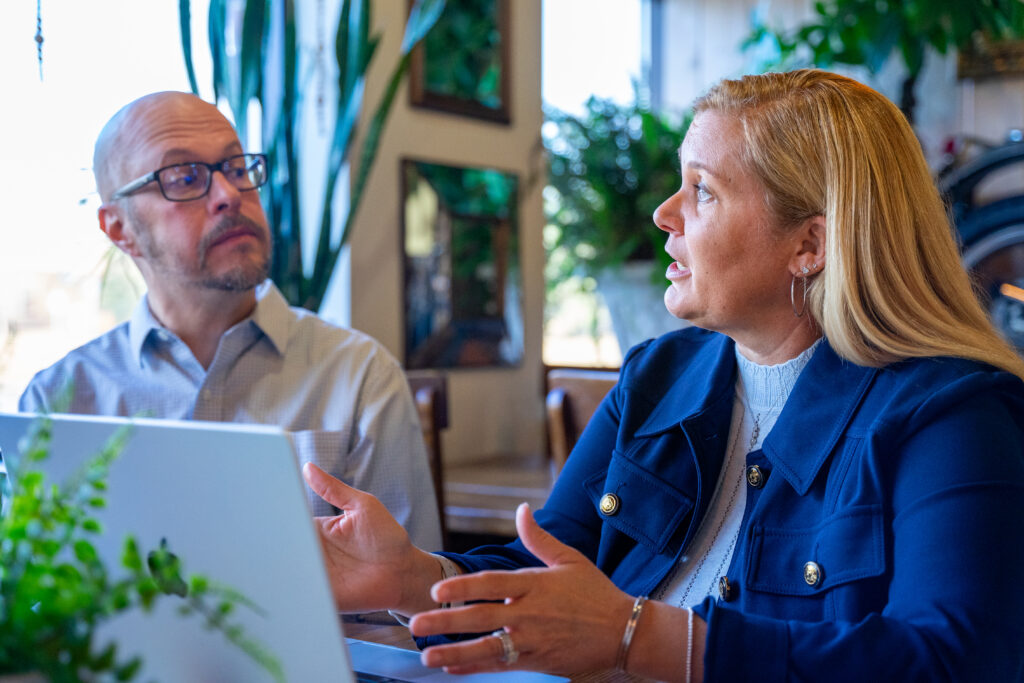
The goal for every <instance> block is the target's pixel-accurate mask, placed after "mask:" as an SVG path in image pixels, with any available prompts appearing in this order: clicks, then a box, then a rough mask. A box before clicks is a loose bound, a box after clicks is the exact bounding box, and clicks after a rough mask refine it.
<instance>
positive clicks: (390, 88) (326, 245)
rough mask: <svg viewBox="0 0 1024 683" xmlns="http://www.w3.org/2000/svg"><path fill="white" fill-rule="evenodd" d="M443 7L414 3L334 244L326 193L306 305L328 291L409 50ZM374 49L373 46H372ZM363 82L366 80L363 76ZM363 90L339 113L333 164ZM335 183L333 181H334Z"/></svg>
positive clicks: (433, 1) (438, 0)
mask: <svg viewBox="0 0 1024 683" xmlns="http://www.w3.org/2000/svg"><path fill="white" fill-rule="evenodd" d="M444 5H445V0H417V2H415V3H414V4H413V6H412V9H411V10H410V12H409V20H408V22H407V23H406V30H405V35H404V37H403V39H402V46H401V58H400V59H399V62H398V64H397V65H396V66H395V68H394V70H393V71H392V72H391V77H390V78H389V79H388V84H387V87H386V88H385V90H384V94H383V95H382V97H381V100H380V102H379V103H378V105H377V108H376V110H375V111H374V115H373V118H372V119H371V120H370V124H369V126H368V128H367V131H366V138H365V139H364V140H363V148H362V152H361V155H360V158H359V165H358V166H357V167H356V171H355V172H356V176H355V181H354V183H353V185H352V193H351V195H350V198H349V206H348V212H347V213H346V215H345V219H344V222H343V224H342V229H341V237H340V239H338V240H337V241H334V240H331V239H330V237H331V226H332V223H333V210H332V207H331V204H332V202H331V201H330V199H331V197H332V194H328V195H327V199H326V200H325V202H324V207H323V211H322V213H321V221H320V240H319V243H318V246H317V254H316V264H315V267H314V269H313V275H312V277H311V282H310V287H309V295H310V299H309V303H314V302H315V303H317V304H319V302H320V301H321V300H322V299H323V297H324V295H325V294H326V292H327V285H328V283H329V282H330V278H331V275H332V274H333V273H334V268H335V266H336V265H337V262H338V257H339V256H340V254H341V248H342V247H343V246H344V245H345V244H346V243H347V242H348V238H349V234H350V233H351V231H352V225H353V224H354V220H355V216H356V215H357V213H358V211H359V206H360V204H361V203H362V196H363V191H364V189H365V186H366V181H367V180H368V179H369V175H370V170H371V169H372V168H373V163H374V161H375V160H376V157H377V151H378V149H379V147H380V137H381V134H382V133H383V130H384V125H385V123H387V118H388V115H389V114H390V113H391V107H392V105H393V104H394V99H395V95H396V94H397V93H398V86H399V85H400V84H401V82H402V78H403V77H404V76H405V73H406V72H407V71H408V70H409V64H410V61H411V52H412V48H413V47H415V45H416V43H418V42H419V41H420V40H422V38H423V37H424V36H425V35H426V34H427V32H428V31H429V30H430V29H431V28H432V27H433V26H434V24H435V23H437V20H438V18H440V16H441V12H442V11H443V10H444ZM375 48H376V45H374V49H375ZM363 80H365V76H364V79H363ZM362 89H363V85H362V84H361V85H360V87H358V88H357V89H355V90H354V91H353V95H354V96H355V95H356V94H358V100H356V99H353V100H350V101H349V102H348V103H347V104H348V105H349V107H347V111H346V112H345V117H344V118H342V116H341V113H340V112H339V126H341V127H340V128H336V129H335V134H336V135H335V139H334V143H333V144H332V150H331V158H332V161H333V160H334V159H335V153H336V152H338V151H340V152H341V154H342V160H343V159H344V158H345V157H347V147H348V145H349V141H350V140H351V135H352V128H354V127H355V123H356V121H357V120H358V112H359V111H360V110H361V109H362V107H361V99H362ZM350 121H351V123H350ZM337 169H338V167H336V166H334V165H333V164H332V165H331V166H330V173H332V174H336V173H337ZM334 180H335V181H336V178H335V179H334ZM328 182H329V184H330V187H331V188H332V193H333V188H334V183H333V182H331V179H330V178H329V180H328ZM332 242H333V244H332Z"/></svg>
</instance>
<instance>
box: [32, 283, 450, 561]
mask: <svg viewBox="0 0 1024 683" xmlns="http://www.w3.org/2000/svg"><path fill="white" fill-rule="evenodd" d="M256 295H257V304H256V308H255V309H254V311H253V313H252V315H250V316H249V317H248V318H246V319H245V320H242V321H241V322H239V323H238V324H236V325H234V326H233V327H231V328H230V329H229V330H227V331H226V332H225V333H224V335H223V336H222V337H221V339H220V343H219V345H218V347H217V352H216V354H215V355H214V358H213V362H212V363H210V367H209V368H208V369H204V368H203V366H202V365H201V364H200V363H199V361H197V360H196V358H195V356H194V355H193V354H192V351H191V350H190V349H189V347H188V346H187V345H186V344H185V343H184V342H182V341H181V340H180V339H179V338H178V337H177V336H176V335H175V334H174V333H173V332H171V331H170V330H168V329H167V328H165V327H163V326H162V325H161V324H160V323H159V322H158V321H157V320H156V318H154V317H153V314H152V312H151V311H150V310H149V305H148V302H147V298H146V297H143V298H142V301H140V302H139V305H138V307H137V308H136V310H135V313H134V315H133V317H132V318H131V320H129V321H128V322H126V323H123V324H121V325H119V326H118V327H115V328H114V329H113V330H111V331H110V332H108V333H106V334H104V335H102V336H100V337H98V338H96V339H94V340H92V341H91V342H89V343H87V344H85V345H84V346H82V347H80V348H78V349H75V350H74V351H72V352H71V353H69V354H68V355H67V356H65V357H64V358H63V359H62V360H60V361H59V362H57V363H56V364H54V365H53V366H51V367H49V368H47V369H46V370H43V371H41V372H39V373H38V374H36V376H35V377H34V378H33V379H32V381H31V382H30V383H29V385H28V388H27V389H26V390H25V392H24V394H22V396H21V400H20V401H19V404H18V407H19V410H21V411H23V412H42V411H48V412H52V411H53V410H55V409H57V408H58V407H57V406H55V405H54V402H55V400H57V398H58V397H59V396H60V394H61V392H62V391H63V390H64V389H65V387H67V386H68V383H69V382H71V383H72V385H71V386H72V391H71V396H70V405H69V406H68V407H66V408H65V407H63V406H60V407H59V409H60V410H61V411H62V412H69V413H78V414H92V415H119V416H124V417H132V416H147V417H156V418H169V419H179V420H209V421H216V422H236V423H256V424H268V425H276V426H279V427H281V428H283V429H285V430H287V431H289V432H292V437H293V440H294V442H295V445H296V448H297V450H298V454H299V458H300V460H301V461H302V462H307V461H308V462H313V463H316V464H317V465H319V466H320V467H322V468H323V469H324V470H325V471H327V472H329V473H331V474H332V475H334V476H335V477H338V478H339V479H342V480H343V481H345V482H346V483H348V484H350V485H351V486H354V487H356V488H358V489H360V490H363V491H367V492H369V493H372V494H373V495H375V496H377V498H379V499H380V500H381V502H382V503H384V505H385V506H387V508H388V510H390V511H391V513H392V514H393V515H394V516H395V518H396V519H397V520H398V521H399V522H400V523H401V524H402V526H404V527H405V528H406V530H407V531H408V532H409V535H410V537H411V538H412V540H413V542H414V543H415V544H416V545H418V546H420V547H422V548H425V549H428V550H430V549H438V548H440V547H441V534H440V525H439V521H438V516H437V504H436V502H435V498H434V489H433V485H432V483H431V482H432V481H433V480H432V478H431V476H430V469H429V464H428V461H427V455H426V448H425V446H424V443H423V437H422V433H421V431H420V428H419V422H418V417H417V414H416V409H415V407H414V405H413V402H412V397H411V394H410V392H409V388H408V385H407V384H406V380H405V376H404V374H403V372H402V369H401V367H400V366H399V364H398V362H397V361H396V360H395V359H394V358H393V357H392V356H391V355H390V354H389V353H388V352H387V350H386V349H384V347H383V346H381V345H380V344H379V343H378V342H376V341H375V340H373V339H371V338H370V337H368V336H367V335H365V334H362V333H360V332H357V331H354V330H348V329H344V328H340V327H335V326H333V325H330V324H328V323H326V322H324V321H323V320H321V319H320V318H318V317H317V316H316V315H314V314H312V313H310V312H309V311H306V310H304V309H300V308H290V307H289V306H288V304H287V302H286V301H285V299H284V297H283V296H282V295H281V292H280V291H279V290H278V289H277V287H275V286H274V284H273V283H272V282H270V281H269V280H268V281H267V282H265V283H263V284H262V285H260V286H259V287H258V288H257V292H256ZM309 496H310V502H311V504H312V506H313V512H314V514H317V515H327V514H334V510H333V508H331V506H329V505H328V504H327V503H325V502H324V501H322V500H321V499H320V498H319V497H318V496H317V495H316V494H314V493H312V492H311V491H310V492H309Z"/></svg>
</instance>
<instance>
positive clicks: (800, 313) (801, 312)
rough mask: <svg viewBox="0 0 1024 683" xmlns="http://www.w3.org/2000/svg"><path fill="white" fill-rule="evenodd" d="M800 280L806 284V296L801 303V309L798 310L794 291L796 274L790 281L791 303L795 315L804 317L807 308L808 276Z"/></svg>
mask: <svg viewBox="0 0 1024 683" xmlns="http://www.w3.org/2000/svg"><path fill="white" fill-rule="evenodd" d="M800 281H801V282H802V283H803V285H804V297H803V302H802V303H801V305H800V310H799V311H798V310H796V294H795V292H794V289H795V285H796V276H795V275H794V276H793V279H791V280H790V281H789V305H790V306H792V307H793V315H795V316H796V317H798V318H802V317H803V316H804V311H805V310H807V278H805V277H802V278H800Z"/></svg>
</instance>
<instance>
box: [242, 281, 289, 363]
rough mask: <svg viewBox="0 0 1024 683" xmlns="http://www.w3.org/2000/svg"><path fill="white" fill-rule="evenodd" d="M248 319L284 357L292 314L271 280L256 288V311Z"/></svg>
mask: <svg viewBox="0 0 1024 683" xmlns="http://www.w3.org/2000/svg"><path fill="white" fill-rule="evenodd" d="M249 319H250V320H251V321H252V323H253V324H254V325H256V327H257V328H259V330H260V331H261V332H263V334H264V335H266V337H267V339H269V340H270V343H271V344H273V345H274V348H275V349H276V350H277V352H278V353H279V354H282V355H284V351H285V349H286V348H287V346H288V335H289V334H290V331H291V322H292V312H291V309H290V308H289V306H288V302H287V301H286V300H285V298H284V295H283V294H281V290H280V289H278V288H277V285H275V284H274V282H273V281H272V280H269V279H268V280H264V281H263V283H262V284H260V285H259V286H257V287H256V309H255V310H254V311H253V312H252V315H251V316H249Z"/></svg>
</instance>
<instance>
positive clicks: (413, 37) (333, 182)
mask: <svg viewBox="0 0 1024 683" xmlns="http://www.w3.org/2000/svg"><path fill="white" fill-rule="evenodd" d="M444 4H445V0H415V1H414V2H413V4H412V8H411V10H410V13H409V19H408V21H407V22H406V26H405V35H404V37H403V39H402V45H401V48H400V51H399V60H398V63H397V64H396V65H395V66H394V68H393V69H392V70H391V74H390V76H389V78H388V83H387V87H386V88H385V90H384V94H383V95H382V96H381V99H380V101H379V102H378V103H377V106H376V109H375V110H374V113H373V116H372V118H371V120H370V123H369V126H368V127H367V130H366V133H365V135H364V136H363V144H362V149H361V150H360V154H359V160H358V164H357V165H356V164H354V163H353V164H352V172H353V183H352V190H351V194H350V196H349V204H348V212H347V213H346V215H345V216H344V217H342V218H341V219H340V220H341V230H340V234H336V233H337V232H338V231H336V230H334V225H335V223H336V219H335V216H334V197H335V194H336V192H337V185H338V180H339V177H340V173H341V171H342V170H343V169H344V168H345V166H346V164H348V163H349V162H351V161H353V159H352V157H353V149H352V147H353V141H354V139H355V134H356V128H357V125H358V122H359V118H360V114H361V112H362V110H363V104H364V102H363V96H364V91H365V88H366V75H367V72H368V70H369V68H370V63H371V62H372V60H373V57H374V54H375V52H376V49H377V46H378V44H379V42H380V35H379V34H371V33H370V26H371V24H372V21H371V0H342V2H341V7H340V10H339V16H338V29H337V33H336V35H335V40H334V56H335V59H336V61H337V65H338V83H337V102H336V105H337V116H336V119H335V124H334V130H333V133H332V135H331V142H330V150H329V153H328V160H327V167H326V168H325V169H324V173H325V179H326V182H325V190H324V196H323V204H322V207H321V210H320V220H319V224H318V225H316V226H313V227H310V226H303V225H302V221H301V214H300V196H301V195H300V186H299V161H298V159H299V155H300V150H299V146H298V140H299V117H300V108H301V106H302V83H301V82H300V79H299V78H298V74H297V70H298V47H297V39H296V24H295V2H294V0H244V2H242V3H241V9H240V10H238V9H237V8H238V7H239V5H238V4H235V3H229V1H228V0H211V2H210V10H209V24H208V25H209V36H208V40H209V45H210V51H211V54H212V56H213V87H214V95H215V97H216V98H217V99H219V98H221V97H223V98H224V99H226V101H227V102H228V105H229V106H230V108H231V111H232V113H233V114H234V118H235V121H236V124H237V126H238V128H239V134H240V135H241V136H242V138H243V139H245V138H246V137H247V131H246V125H247V123H246V121H247V112H248V109H249V105H250V103H252V102H253V101H254V100H255V101H257V102H258V103H259V105H260V108H261V111H262V113H263V118H262V138H263V145H264V151H265V152H266V154H267V156H268V158H269V161H270V180H269V182H268V183H267V186H266V187H265V188H264V190H263V195H262V196H263V203H264V207H265V209H266V212H267V218H268V220H269V221H270V226H271V230H272V233H273V236H274V258H273V265H272V270H271V277H272V278H273V279H274V281H275V282H276V283H277V285H278V286H279V287H280V288H281V291H282V292H283V293H284V295H285V297H286V298H287V299H288V300H289V301H290V302H292V303H293V304H296V305H299V306H303V307H305V308H308V309H311V310H314V311H315V310H318V309H319V308H320V304H321V302H322V301H323V298H324V295H325V294H326V292H327V285H328V283H329V281H330V278H331V274H332V273H333V272H334V267H335V265H336V264H337V261H338V256H339V255H340V254H341V250H342V247H343V246H344V245H345V243H346V242H347V241H348V238H349V234H350V232H351V230H352V225H353V221H354V219H355V216H356V213H357V211H358V210H359V205H360V202H361V200H362V196H363V190H364V188H365V185H366V181H367V178H368V177H369V174H370V170H371V168H372V167H373V163H374V160H375V158H376V156H377V150H378V148H379V146H380V137H381V133H382V131H383V129H384V124H385V122H386V121H387V117H388V114H389V113H390V111H391V106H392V104H393V103H394V99H395V95H396V93H397V92H398V86H399V84H400V83H401V80H402V77H403V76H404V75H405V73H406V71H408V69H409V62H410V59H411V52H412V49H413V47H414V46H415V45H416V44H417V43H418V42H419V41H420V40H422V38H423V36H424V35H426V33H427V31H429V30H430V28H431V27H432V26H433V25H434V24H435V23H436V22H437V19H438V17H440V15H441V12H442V10H443V9H444ZM229 11H240V12H241V13H240V15H239V16H238V17H230V18H237V19H240V20H241V21H240V22H239V24H238V25H239V26H240V29H239V32H238V34H237V35H233V36H229V35H228V34H227V27H228V26H229V25H230V23H231V22H229V16H228V12H229ZM179 15H180V20H181V38H182V52H183V54H184V57H185V64H186V68H187V70H188V73H189V80H190V83H191V86H192V90H193V92H196V93H198V88H197V87H196V80H195V70H194V68H193V65H192V38H191V28H190V24H191V3H190V0H179ZM229 45H231V46H237V54H236V55H231V54H229ZM307 231H313V235H314V236H315V239H316V244H317V247H316V253H315V256H314V259H313V263H312V264H307V263H304V261H303V254H302V242H303V234H304V232H307ZM307 266H309V267H307Z"/></svg>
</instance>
